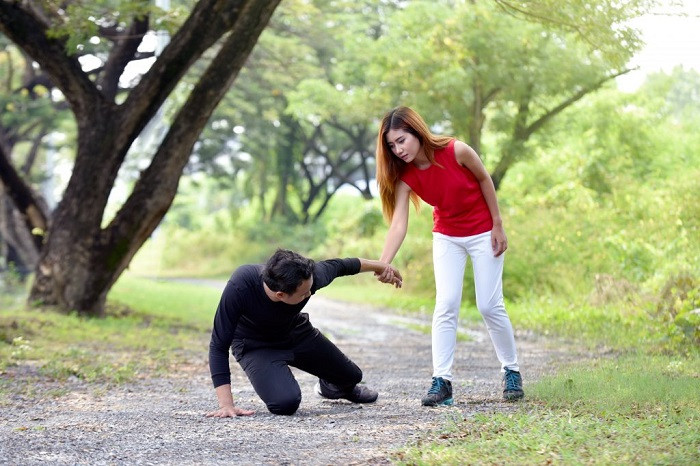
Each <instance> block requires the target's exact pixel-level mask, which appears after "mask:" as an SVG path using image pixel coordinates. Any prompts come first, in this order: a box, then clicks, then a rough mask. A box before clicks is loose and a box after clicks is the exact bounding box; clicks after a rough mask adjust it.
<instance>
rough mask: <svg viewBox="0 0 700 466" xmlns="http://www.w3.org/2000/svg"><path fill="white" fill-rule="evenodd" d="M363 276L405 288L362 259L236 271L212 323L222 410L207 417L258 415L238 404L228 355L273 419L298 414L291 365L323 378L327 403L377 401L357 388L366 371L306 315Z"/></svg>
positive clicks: (275, 263) (299, 259)
mask: <svg viewBox="0 0 700 466" xmlns="http://www.w3.org/2000/svg"><path fill="white" fill-rule="evenodd" d="M360 272H375V274H385V276H388V277H390V278H392V280H390V282H391V283H392V284H393V285H395V286H396V287H400V286H401V281H402V278H401V274H400V273H399V271H398V270H396V269H395V268H394V267H393V266H391V265H389V264H387V263H384V262H380V261H374V260H367V259H358V258H351V259H350V258H349V259H332V260H324V261H320V262H314V261H313V260H311V259H307V258H305V257H303V256H301V255H299V254H297V253H295V252H293V251H289V250H284V249H278V250H277V252H275V254H273V255H272V257H270V259H269V260H268V261H267V263H266V264H265V265H264V266H263V265H262V264H260V265H244V266H241V267H239V268H238V269H236V271H235V272H234V273H233V275H232V276H231V278H230V279H229V281H228V283H227V284H226V288H225V289H224V292H223V294H222V296H221V300H220V302H219V306H218V308H217V310H216V316H215V317H214V328H213V330H212V334H211V343H210V344H209V369H210V370H211V377H212V381H213V383H214V387H215V389H216V396H217V398H218V400H219V409H218V410H216V411H213V412H210V413H207V416H209V417H233V416H247V415H251V414H253V411H250V410H246V409H241V408H239V407H237V406H236V405H235V404H234V402H233V396H232V394H231V372H230V367H229V359H228V351H229V348H231V351H232V353H233V355H234V357H235V358H236V361H238V363H239V364H240V365H241V367H242V368H243V370H244V371H245V373H246V375H247V376H248V379H250V382H251V384H252V385H253V388H254V389H255V392H256V393H257V394H258V395H259V396H260V398H261V399H262V400H263V401H264V402H265V405H267V409H268V410H269V411H270V412H271V413H273V414H287V415H289V414H294V413H295V412H296V410H297V408H299V404H300V403H301V389H300V388H299V384H298V383H297V381H296V379H295V378H294V375H293V374H292V372H291V370H290V369H289V366H293V367H296V368H298V369H301V370H303V371H305V372H308V373H310V374H313V375H315V376H317V377H318V378H319V383H318V384H317V385H316V391H317V393H318V394H319V395H321V396H323V397H325V398H330V399H339V398H343V399H346V400H350V401H352V402H354V403H372V402H374V401H375V400H376V399H377V396H378V395H377V392H376V391H374V390H371V389H369V388H367V387H365V386H363V385H358V384H359V382H360V381H361V380H362V371H361V370H360V368H359V367H357V365H356V364H355V363H353V362H352V361H351V360H350V359H348V357H347V356H345V354H343V353H342V352H341V351H340V350H339V349H338V347H337V346H335V345H334V344H333V343H331V342H330V341H329V340H328V339H327V338H326V337H324V336H323V335H322V334H321V332H319V331H318V330H317V329H316V328H314V327H313V325H311V322H309V316H308V314H307V313H302V312H301V310H302V309H303V308H304V306H305V305H306V303H307V302H308V301H309V298H310V297H311V295H312V294H314V293H315V292H316V291H317V290H319V289H320V288H323V287H324V286H327V285H329V284H330V283H331V282H332V281H333V279H335V278H336V277H341V276H344V275H355V274H357V273H360Z"/></svg>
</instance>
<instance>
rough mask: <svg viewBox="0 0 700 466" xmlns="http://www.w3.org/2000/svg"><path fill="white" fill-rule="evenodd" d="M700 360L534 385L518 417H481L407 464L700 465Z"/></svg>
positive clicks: (628, 359) (612, 369) (575, 371)
mask: <svg viewBox="0 0 700 466" xmlns="http://www.w3.org/2000/svg"><path fill="white" fill-rule="evenodd" d="M699 388H700V358H698V357H692V358H673V357H669V356H655V357H650V356H646V355H644V354H634V355H628V356H625V357H623V358H622V359H621V360H620V361H610V360H602V361H597V362H595V363H593V364H586V365H585V366H579V367H571V368H569V369H567V370H565V371H562V372H560V373H559V374H557V375H555V376H552V377H547V378H545V379H543V380H541V381H539V382H538V383H536V384H533V385H531V386H526V391H527V399H526V401H525V402H522V403H520V404H519V405H518V409H517V410H516V412H514V413H508V414H505V413H497V414H489V415H486V414H474V415H470V414H469V413H466V417H465V418H464V419H461V420H459V421H456V422H454V423H453V424H452V425H450V426H448V429H447V430H446V431H445V432H444V433H442V435H440V436H438V438H439V440H438V441H435V440H429V441H428V442H427V443H421V444H419V445H417V446H414V447H411V448H408V449H407V450H405V451H402V452H400V453H398V454H397V455H396V458H395V459H396V461H397V462H399V463H402V464H545V463H555V464H698V462H700V436H699V435H698V430H699V429H700V397H698V390H699Z"/></svg>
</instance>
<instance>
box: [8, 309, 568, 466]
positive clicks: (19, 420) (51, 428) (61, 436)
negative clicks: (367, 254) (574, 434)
mask: <svg viewBox="0 0 700 466" xmlns="http://www.w3.org/2000/svg"><path fill="white" fill-rule="evenodd" d="M306 310H307V311H308V312H309V314H310V315H311V321H312V323H314V325H316V327H318V328H320V329H321V330H322V331H324V333H325V334H326V335H327V336H329V338H331V340H333V341H334V342H335V343H336V344H337V345H338V346H339V347H340V348H341V349H342V350H343V351H344V352H345V353H346V354H348V355H349V356H350V358H351V359H353V360H354V361H355V362H356V363H357V364H358V365H359V366H360V367H361V368H362V370H363V372H364V380H365V382H366V383H367V384H368V385H369V386H371V387H373V388H375V389H377V390H378V391H379V399H378V401H377V402H376V403H374V404H372V405H355V404H352V403H349V402H346V401H329V400H324V399H321V398H320V397H318V396H317V395H316V394H315V393H314V392H313V386H314V384H315V382H316V379H314V378H313V377H311V376H310V375H308V374H306V373H303V372H300V371H295V374H296V376H297V378H298V380H299V382H300V385H301V387H302V393H303V399H302V403H301V407H300V408H299V411H298V412H297V413H296V414H295V415H294V416H275V415H272V414H269V413H268V412H267V410H266V409H265V406H264V405H263V403H262V402H261V401H260V400H259V399H258V397H257V396H256V395H255V393H254V391H253V389H252V387H251V385H250V383H249V382H248V380H247V378H246V377H245V374H244V373H243V371H242V370H241V369H240V367H239V366H238V365H237V364H236V363H235V361H233V358H231V369H232V377H233V379H232V384H233V390H234V397H235V399H236V400H237V403H238V404H239V405H241V406H242V407H245V408H249V409H255V410H256V414H255V415H254V416H251V417H239V418H234V419H223V420H222V419H210V418H206V417H204V416H203V413H204V412H206V411H210V410H213V409H214V408H215V407H216V397H215V395H214V390H213V388H212V386H211V381H210V378H209V370H208V365H207V361H206V358H207V349H208V335H201V341H202V350H201V353H197V354H193V355H191V364H190V365H188V366H187V367H182V368H180V369H181V371H180V372H179V373H176V374H173V376H172V377H170V378H162V379H151V380H147V381H140V382H137V383H133V384H129V385H126V386H120V387H118V388H115V389H109V390H108V391H107V392H105V393H97V392H98V391H97V390H95V387H90V386H88V385H81V384H77V385H76V386H75V387H72V391H71V392H70V393H69V394H68V395H65V396H62V397H59V398H56V399H49V400H23V399H20V398H18V397H10V398H11V400H10V404H9V405H6V406H2V408H1V410H0V463H1V464H18V465H34V464H60V465H66V464H91V465H98V464H168V465H170V464H198V465H199V464H220V463H229V464H236V465H249V464H250V465H257V464H288V465H291V464H295V465H296V464H314V465H315V464H388V463H389V462H390V455H391V453H392V451H394V450H395V449H397V448H399V447H401V446H403V445H406V444H410V443H412V442H414V441H416V440H418V439H419V438H423V437H424V436H426V435H427V434H429V433H430V432H431V431H435V430H439V429H441V428H444V427H445V426H446V425H449V422H450V420H451V419H460V418H462V417H468V416H471V415H473V414H474V413H476V412H498V411H507V410H509V409H513V405H512V404H508V403H504V402H502V401H501V397H500V392H501V387H500V374H499V366H498V361H497V360H496V356H495V353H494V351H493V348H492V345H491V342H490V341H489V340H488V335H487V334H486V331H485V328H484V326H483V325H480V326H478V327H475V328H474V329H468V333H469V335H470V336H471V337H472V339H471V341H467V342H459V344H458V347H457V355H456V364H455V371H454V376H455V385H454V391H455V405H454V406H453V407H451V408H438V409H430V408H423V407H421V406H420V397H421V396H422V395H423V394H424V392H425V391H426V390H427V388H428V385H429V382H430V375H431V374H430V370H431V368H430V364H431V363H430V336H429V335H426V334H424V333H421V332H418V331H416V330H412V329H411V328H415V326H413V327H412V325H411V324H415V323H420V324H421V325H427V324H429V322H426V321H418V322H416V321H415V320H411V319H408V318H406V317H400V316H397V315H394V314H392V313H390V312H389V311H386V310H381V309H376V308H371V307H368V306H363V305H357V304H347V303H339V302H335V301H331V300H328V299H325V298H323V297H321V296H315V297H313V298H312V299H311V301H310V303H309V305H308V306H307V308H306ZM516 340H517V343H518V349H519V353H520V360H521V367H522V372H523V377H524V381H525V390H526V393H527V383H528V382H529V381H532V380H534V379H536V378H537V377H539V376H541V374H542V373H543V372H546V371H549V370H550V369H552V368H554V367H556V366H557V365H558V363H560V362H561V361H562V360H564V359H568V358H569V357H570V355H567V354H566V352H565V350H564V349H563V348H561V347H558V348H554V346H553V345H550V344H549V343H548V342H547V341H545V340H542V339H536V338H534V337H531V336H526V335H520V334H518V333H516ZM3 377H5V375H3Z"/></svg>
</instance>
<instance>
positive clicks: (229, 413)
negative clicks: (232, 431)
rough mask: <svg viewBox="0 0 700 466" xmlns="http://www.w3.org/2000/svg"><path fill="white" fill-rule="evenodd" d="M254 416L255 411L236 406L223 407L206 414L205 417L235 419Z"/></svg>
mask: <svg viewBox="0 0 700 466" xmlns="http://www.w3.org/2000/svg"><path fill="white" fill-rule="evenodd" d="M252 414H255V411H251V410H249V409H241V408H238V407H236V406H225V407H223V408H219V409H217V410H216V411H212V412H210V413H206V414H205V416H206V417H236V416H250V415H252Z"/></svg>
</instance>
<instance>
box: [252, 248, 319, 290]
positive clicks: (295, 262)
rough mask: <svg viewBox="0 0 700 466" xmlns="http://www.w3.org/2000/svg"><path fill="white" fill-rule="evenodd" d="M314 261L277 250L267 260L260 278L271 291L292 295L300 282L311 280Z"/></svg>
mask: <svg viewBox="0 0 700 466" xmlns="http://www.w3.org/2000/svg"><path fill="white" fill-rule="evenodd" d="M313 271H314V261H313V260H311V259H307V258H306V257H304V256H302V255H300V254H297V253H296V252H294V251H290V250H288V249H278V250H277V251H275V253H274V254H273V255H272V257H270V258H269V259H268V260H267V264H265V268H263V272H262V278H263V281H264V282H265V284H266V285H267V286H268V288H270V289H271V290H272V291H281V292H282V293H287V294H292V293H294V292H295V291H296V290H297V288H299V285H301V282H303V281H304V280H308V279H309V278H311V274H312V273H313Z"/></svg>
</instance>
